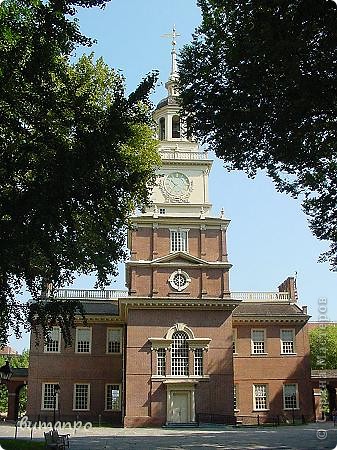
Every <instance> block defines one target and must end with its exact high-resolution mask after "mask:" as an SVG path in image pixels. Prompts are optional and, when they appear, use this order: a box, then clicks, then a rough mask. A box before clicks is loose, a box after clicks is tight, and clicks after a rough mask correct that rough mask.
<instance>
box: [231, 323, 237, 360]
mask: <svg viewBox="0 0 337 450" xmlns="http://www.w3.org/2000/svg"><path fill="white" fill-rule="evenodd" d="M232 338H233V344H232V345H233V355H237V354H238V329H237V328H233V329H232Z"/></svg>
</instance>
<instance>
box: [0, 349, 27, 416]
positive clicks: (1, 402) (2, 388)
mask: <svg viewBox="0 0 337 450" xmlns="http://www.w3.org/2000/svg"><path fill="white" fill-rule="evenodd" d="M6 360H7V358H6V357H5V356H4V355H0V367H1V366H3V365H4V364H5V362H6ZM9 361H10V365H11V367H12V368H16V367H21V368H28V366H29V351H28V350H23V352H22V354H21V355H16V356H11V357H10V360H9ZM26 407H27V388H26V387H24V388H22V389H21V391H20V396H19V416H21V415H22V414H23V413H24V412H25V411H26ZM7 409H8V390H7V386H6V385H5V384H0V412H2V413H6V412H7Z"/></svg>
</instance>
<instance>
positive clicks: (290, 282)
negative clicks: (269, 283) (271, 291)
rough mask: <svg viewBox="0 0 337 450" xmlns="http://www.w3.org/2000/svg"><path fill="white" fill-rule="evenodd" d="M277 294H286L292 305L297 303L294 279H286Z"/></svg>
mask: <svg viewBox="0 0 337 450" xmlns="http://www.w3.org/2000/svg"><path fill="white" fill-rule="evenodd" d="M278 290H279V292H288V293H289V296H290V299H291V301H293V302H294V303H295V302H297V299H298V297H297V288H296V279H295V277H288V278H287V279H286V280H284V281H283V283H281V284H280V286H279V287H278Z"/></svg>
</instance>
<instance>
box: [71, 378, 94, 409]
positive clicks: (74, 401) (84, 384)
mask: <svg viewBox="0 0 337 450" xmlns="http://www.w3.org/2000/svg"><path fill="white" fill-rule="evenodd" d="M76 386H88V391H87V392H88V397H87V408H76ZM73 411H90V383H74V390H73Z"/></svg>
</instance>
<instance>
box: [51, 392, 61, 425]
mask: <svg viewBox="0 0 337 450" xmlns="http://www.w3.org/2000/svg"><path fill="white" fill-rule="evenodd" d="M60 390H61V388H60V385H59V384H54V417H53V430H55V421H56V396H57V395H58V394H59V392H60Z"/></svg>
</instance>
